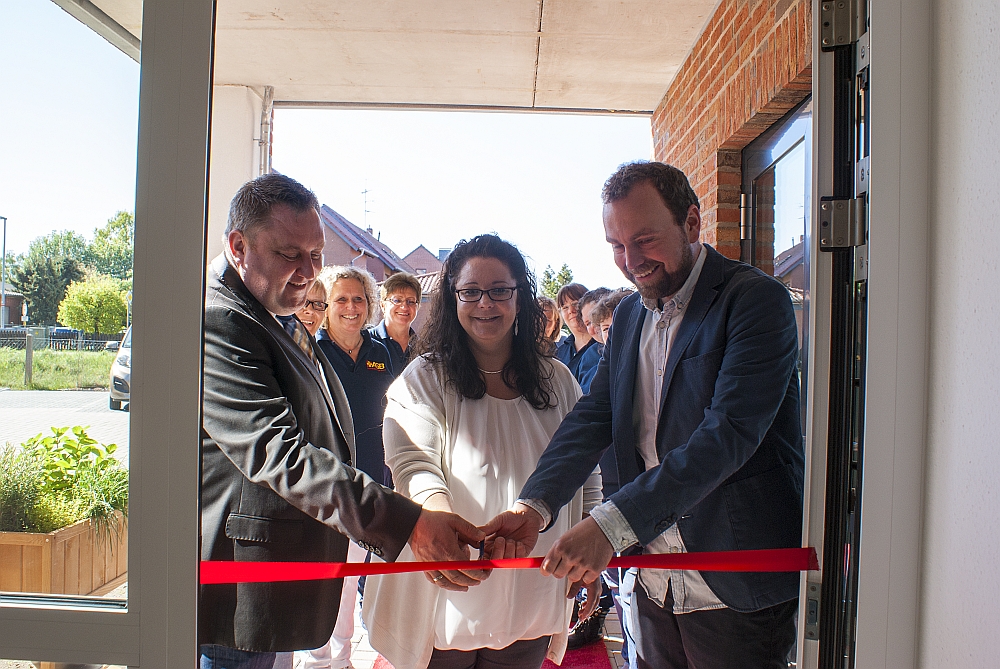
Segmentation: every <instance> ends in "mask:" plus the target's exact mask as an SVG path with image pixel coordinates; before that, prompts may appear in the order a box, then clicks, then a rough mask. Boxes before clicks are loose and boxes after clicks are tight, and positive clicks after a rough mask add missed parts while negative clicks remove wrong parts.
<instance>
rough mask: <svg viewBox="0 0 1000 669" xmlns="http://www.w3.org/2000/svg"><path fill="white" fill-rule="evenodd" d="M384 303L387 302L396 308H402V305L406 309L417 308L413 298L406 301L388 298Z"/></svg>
mask: <svg viewBox="0 0 1000 669" xmlns="http://www.w3.org/2000/svg"><path fill="white" fill-rule="evenodd" d="M386 301H387V302H391V303H392V304H393V306H397V307H399V306H402V305H404V304H405V305H406V306H408V307H410V308H411V309H412V308H413V307H415V306H417V301H416V300H414V299H413V298H410V299H408V300H401V299H399V298H398V297H390V298H389V299H388V300H386Z"/></svg>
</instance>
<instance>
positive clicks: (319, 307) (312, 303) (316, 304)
mask: <svg viewBox="0 0 1000 669" xmlns="http://www.w3.org/2000/svg"><path fill="white" fill-rule="evenodd" d="M328 306H330V305H329V304H327V303H326V302H321V301H319V300H306V303H305V304H304V305H302V308H303V309H309V308H312V310H313V311H326V308H327V307H328Z"/></svg>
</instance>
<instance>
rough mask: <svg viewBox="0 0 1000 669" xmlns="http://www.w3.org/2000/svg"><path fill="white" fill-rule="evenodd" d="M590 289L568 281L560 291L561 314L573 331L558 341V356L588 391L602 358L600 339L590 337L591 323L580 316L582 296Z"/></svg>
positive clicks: (558, 301) (557, 298) (557, 297)
mask: <svg viewBox="0 0 1000 669" xmlns="http://www.w3.org/2000/svg"><path fill="white" fill-rule="evenodd" d="M586 292H587V288H586V286H583V285H581V284H579V283H567V284H566V285H565V286H563V287H562V288H560V289H559V292H558V293H556V303H558V304H559V314H560V315H561V316H562V319H563V322H564V323H565V324H566V327H567V328H569V332H570V334H569V335H568V336H566V337H564V338H563V339H561V340H560V341H559V343H558V344H556V357H557V358H559V361H560V362H562V363H563V364H564V365H566V366H567V367H569V371H571V372H572V373H573V376H574V377H575V378H576V380H577V381H578V382H579V383H580V387H582V388H583V392H584V393H586V392H588V391H589V390H590V382H591V381H592V380H593V378H594V375H595V374H596V373H597V363H598V362H600V360H601V353H600V351H599V350H598V344H597V341H596V340H595V339H594V338H593V337H591V336H590V332H588V331H587V326H586V325H584V324H583V319H581V318H580V298H581V297H583V296H584V294H586Z"/></svg>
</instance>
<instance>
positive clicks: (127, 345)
mask: <svg viewBox="0 0 1000 669" xmlns="http://www.w3.org/2000/svg"><path fill="white" fill-rule="evenodd" d="M131 381H132V326H131V325H130V326H129V327H128V330H126V331H125V336H124V337H123V338H122V343H121V345H120V346H119V347H118V355H117V356H116V357H115V361H114V363H112V365H111V390H110V393H111V397H110V398H109V401H108V406H109V407H111V409H112V410H114V411H121V410H122V409H124V410H125V411H128V403H129V383H131Z"/></svg>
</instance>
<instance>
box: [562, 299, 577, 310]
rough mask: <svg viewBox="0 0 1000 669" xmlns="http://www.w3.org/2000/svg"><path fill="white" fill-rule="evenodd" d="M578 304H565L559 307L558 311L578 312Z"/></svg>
mask: <svg viewBox="0 0 1000 669" xmlns="http://www.w3.org/2000/svg"><path fill="white" fill-rule="evenodd" d="M579 310H580V302H579V301H577V302H567V303H566V304H564V305H562V306H561V307H559V311H579Z"/></svg>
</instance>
